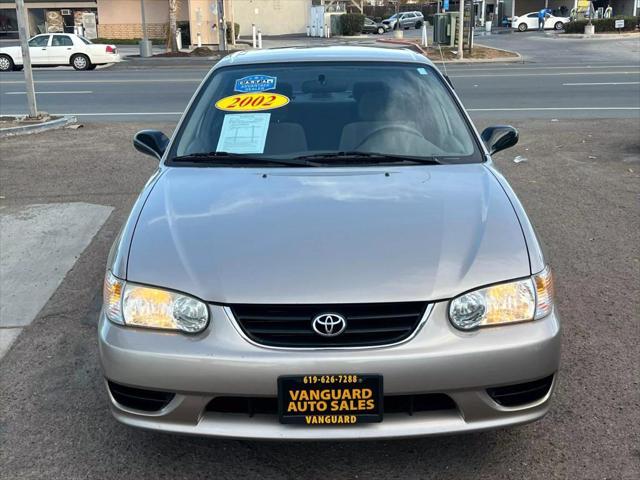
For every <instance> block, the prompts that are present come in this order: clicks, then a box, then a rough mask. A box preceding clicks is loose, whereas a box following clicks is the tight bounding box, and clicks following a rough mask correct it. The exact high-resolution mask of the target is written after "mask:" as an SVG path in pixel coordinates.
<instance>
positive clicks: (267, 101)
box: [215, 92, 290, 112]
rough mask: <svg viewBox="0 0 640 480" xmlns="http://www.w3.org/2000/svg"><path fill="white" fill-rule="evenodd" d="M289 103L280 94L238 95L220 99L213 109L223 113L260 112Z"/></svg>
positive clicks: (285, 97)
mask: <svg viewBox="0 0 640 480" xmlns="http://www.w3.org/2000/svg"><path fill="white" fill-rule="evenodd" d="M289 101H290V99H289V97H287V96H285V95H282V94H280V93H264V92H257V93H239V94H237V95H230V96H228V97H224V98H221V99H220V100H218V101H217V102H216V104H215V107H216V108H217V109H218V110H223V111H225V112H260V111H263V110H273V109H275V108H281V107H284V106H285V105H287V104H288V103H289Z"/></svg>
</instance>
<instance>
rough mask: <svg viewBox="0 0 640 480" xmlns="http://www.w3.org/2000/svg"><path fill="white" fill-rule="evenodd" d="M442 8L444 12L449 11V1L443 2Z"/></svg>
mask: <svg viewBox="0 0 640 480" xmlns="http://www.w3.org/2000/svg"><path fill="white" fill-rule="evenodd" d="M442 8H443V9H444V10H449V0H443V2H442Z"/></svg>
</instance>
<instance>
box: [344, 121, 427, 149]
mask: <svg viewBox="0 0 640 480" xmlns="http://www.w3.org/2000/svg"><path fill="white" fill-rule="evenodd" d="M387 130H390V131H393V130H395V131H399V132H404V133H408V134H409V135H414V136H416V137H420V138H421V139H422V140H424V139H425V138H424V135H422V133H420V132H419V131H418V130H416V129H415V128H412V127H409V126H408V125H383V126H382V127H380V128H377V129H375V130H374V131H373V132H371V133H370V134H369V135H367V136H366V137H365V138H364V139H363V140H362V141H361V142H360V143H359V144H358V145H356V146H355V147H354V150H359V149H360V148H361V147H362V145H364V144H365V143H367V142H368V141H369V140H370V139H371V138H372V137H375V136H377V135H380V133H382V132H385V131H387Z"/></svg>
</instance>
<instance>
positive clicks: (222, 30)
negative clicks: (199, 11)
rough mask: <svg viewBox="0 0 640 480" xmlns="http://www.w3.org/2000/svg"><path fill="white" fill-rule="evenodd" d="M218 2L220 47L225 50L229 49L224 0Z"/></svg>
mask: <svg viewBox="0 0 640 480" xmlns="http://www.w3.org/2000/svg"><path fill="white" fill-rule="evenodd" d="M217 2H218V27H219V29H218V38H219V46H218V48H219V49H220V50H221V51H223V52H225V51H227V22H226V19H225V12H224V0H217Z"/></svg>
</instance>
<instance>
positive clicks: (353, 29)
mask: <svg viewBox="0 0 640 480" xmlns="http://www.w3.org/2000/svg"><path fill="white" fill-rule="evenodd" d="M363 27H364V15H362V14H360V13H345V14H344V15H340V30H341V31H342V35H360V34H361V33H362V29H363Z"/></svg>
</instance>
